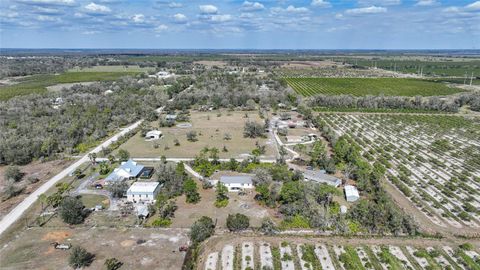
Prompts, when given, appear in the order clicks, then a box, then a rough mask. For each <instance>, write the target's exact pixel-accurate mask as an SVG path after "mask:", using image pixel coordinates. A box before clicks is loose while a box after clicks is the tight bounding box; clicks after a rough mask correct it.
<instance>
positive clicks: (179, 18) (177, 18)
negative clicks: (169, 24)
mask: <svg viewBox="0 0 480 270" xmlns="http://www.w3.org/2000/svg"><path fill="white" fill-rule="evenodd" d="M173 20H174V21H175V22H176V23H185V22H187V21H188V18H187V16H185V15H184V14H182V13H177V14H175V15H173Z"/></svg>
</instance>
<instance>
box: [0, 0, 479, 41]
mask: <svg viewBox="0 0 480 270" xmlns="http://www.w3.org/2000/svg"><path fill="white" fill-rule="evenodd" d="M0 48H151V49H480V1H473V0H298V1H293V0H290V1H289V0H263V1H261V0H258V1H255V0H251V1H250V0H249V1H236V0H225V1H220V0H216V1H214V0H210V1H203V0H201V1H200V0H198V1H197V0H192V1H183V0H172V1H169V0H165V1H163V0H134V1H127V0H1V1H0Z"/></svg>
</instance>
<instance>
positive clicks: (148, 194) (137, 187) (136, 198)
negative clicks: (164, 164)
mask: <svg viewBox="0 0 480 270" xmlns="http://www.w3.org/2000/svg"><path fill="white" fill-rule="evenodd" d="M159 190H160V183H158V182H135V183H133V184H132V185H131V186H130V188H128V190H127V201H129V202H133V203H137V202H147V203H152V202H154V201H155V198H156V197H157V194H158V191H159Z"/></svg>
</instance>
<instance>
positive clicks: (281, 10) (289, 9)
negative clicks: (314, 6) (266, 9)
mask: <svg viewBox="0 0 480 270" xmlns="http://www.w3.org/2000/svg"><path fill="white" fill-rule="evenodd" d="M271 10H272V12H273V13H307V12H309V11H310V10H309V9H308V8H306V7H295V6H292V5H290V6H288V7H286V8H281V7H274V8H272V9H271Z"/></svg>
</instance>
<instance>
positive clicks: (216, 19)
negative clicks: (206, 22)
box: [210, 14, 232, 23]
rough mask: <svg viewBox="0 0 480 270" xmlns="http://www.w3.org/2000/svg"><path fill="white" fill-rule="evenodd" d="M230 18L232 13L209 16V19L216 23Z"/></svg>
mask: <svg viewBox="0 0 480 270" xmlns="http://www.w3.org/2000/svg"><path fill="white" fill-rule="evenodd" d="M231 20H232V15H230V14H222V15H212V16H211V17H210V21H212V22H217V23H221V22H228V21H231Z"/></svg>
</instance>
